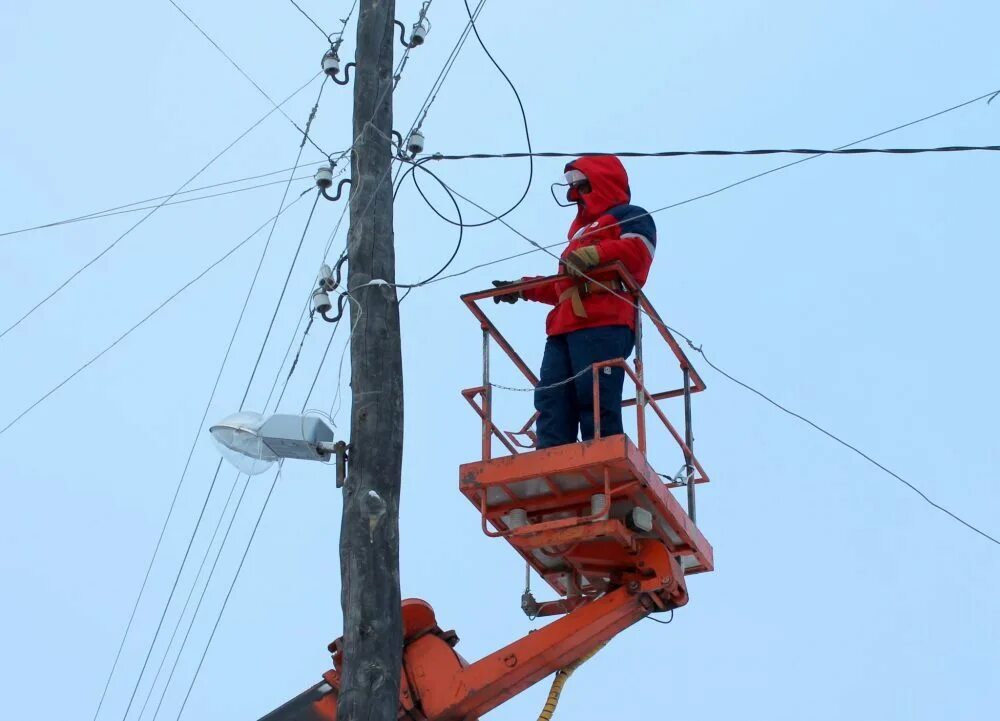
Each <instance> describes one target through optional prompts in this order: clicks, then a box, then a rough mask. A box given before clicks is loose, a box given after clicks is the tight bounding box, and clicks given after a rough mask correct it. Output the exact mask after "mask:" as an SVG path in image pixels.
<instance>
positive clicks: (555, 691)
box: [538, 643, 605, 721]
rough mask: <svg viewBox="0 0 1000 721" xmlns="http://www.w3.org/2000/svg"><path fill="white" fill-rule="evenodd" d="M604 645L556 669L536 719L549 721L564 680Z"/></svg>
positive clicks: (557, 703) (564, 683) (557, 701)
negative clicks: (547, 695) (546, 697)
mask: <svg viewBox="0 0 1000 721" xmlns="http://www.w3.org/2000/svg"><path fill="white" fill-rule="evenodd" d="M604 646H605V644H603V643H602V644H601V645H600V646H597V647H596V648H595V649H594V650H593V651H591V652H590V653H587V654H584V655H583V656H581V657H580V658H578V659H577V660H576V661H574V662H573V663H571V664H570V665H568V666H566V667H565V668H562V669H559V670H558V671H556V677H555V678H554V679H552V687H551V688H550V689H549V697H548V699H546V701H545V706H543V707H542V712H541V713H540V714H538V721H551V719H552V714H554V713H555V712H556V706H558V705H559V697H560V696H561V695H562V690H563V686H565V685H566V681H567V680H568V679H569V677H570V676H572V675H573V672H574V671H576V670H577V669H578V668H580V666H582V665H583V664H585V663H586V662H587V661H589V660H590V659H591V658H593V656H594V654H595V653H597V652H598V651H600V650H601V649H602V648H604Z"/></svg>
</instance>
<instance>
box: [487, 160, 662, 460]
mask: <svg viewBox="0 0 1000 721" xmlns="http://www.w3.org/2000/svg"><path fill="white" fill-rule="evenodd" d="M564 172H565V178H566V183H565V185H566V186H568V189H567V191H566V200H567V201H570V203H571V204H575V205H576V217H575V218H574V219H573V223H572V224H571V225H570V229H569V233H568V234H567V237H568V238H569V244H568V245H567V246H566V248H565V249H564V250H563V252H562V254H561V256H560V259H559V275H560V277H559V278H558V279H557V280H556V281H555V282H553V283H550V284H548V285H544V286H541V287H538V288H533V289H530V290H526V291H523V292H512V293H506V294H501V295H497V296H495V297H494V301H495V302H497V303H501V302H503V303H516V302H517V301H518V300H522V299H524V300H531V301H535V302H539V303H546V304H548V305H552V306H555V307H554V308H553V309H552V310H551V311H550V312H549V314H548V318H547V319H546V321H545V329H546V333H547V336H548V338H547V340H546V342H545V352H544V354H543V356H542V367H541V372H540V374H539V375H540V378H539V382H538V386H537V387H536V390H535V410H537V411H538V421H537V423H536V426H535V429H536V435H537V442H536V447H537V448H550V447H552V446H560V445H564V444H567V443H575V442H576V440H577V430H578V429H579V431H580V436H581V438H582V440H585V441H586V440H590V439H592V438H593V437H594V401H593V399H594V395H593V374H592V373H591V372H590V367H591V366H592V365H593V364H594V363H599V362H601V361H605V360H611V359H613V358H628V357H629V355H631V353H632V350H633V348H634V347H635V321H636V309H635V305H634V301H633V300H632V298H631V297H630V296H629V295H628V292H627V291H626V289H625V287H624V286H623V285H622V283H621V281H620V280H618V279H617V276H616V274H615V273H614V272H613V271H612V272H601V271H596V272H595V271H594V269H595V268H596V267H597V266H602V265H606V264H608V263H613V262H615V261H620V262H621V263H622V264H623V265H624V266H625V268H626V269H628V271H629V273H631V274H632V277H633V278H635V280H636V282H637V283H638V284H639V286H642V285H643V284H644V283H645V282H646V276H647V275H648V274H649V268H650V266H651V265H652V262H653V254H654V253H655V251H656V225H655V224H654V222H653V218H652V217H651V216H650V215H649V214H648V213H647V212H646V211H645V210H643V209H642V208H640V207H638V206H635V205H630V204H629V201H630V200H631V197H632V192H631V190H630V189H629V184H628V174H627V173H626V172H625V167H624V166H623V165H622V163H621V161H620V160H619V159H618V158H617V157H615V156H613V155H601V156H588V157H583V158H579V159H577V160H575V161H573V162H571V163H568V164H567V165H566V167H565V169H564ZM557 202H558V199H557ZM560 205H562V203H560ZM533 279H534V277H526V278H524V279H523V280H533ZM513 282H514V281H499V280H495V281H493V284H494V285H495V286H497V287H502V286H505V285H509V284H511V283H513ZM624 380H625V372H624V370H623V369H621V368H618V367H605V368H603V369H602V371H601V372H600V376H599V385H600V391H599V400H600V419H601V437H606V436H612V435H618V434H621V433H622V432H623V429H622V410H621V404H622V386H623V384H624Z"/></svg>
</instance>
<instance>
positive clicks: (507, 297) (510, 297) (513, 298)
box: [493, 280, 521, 304]
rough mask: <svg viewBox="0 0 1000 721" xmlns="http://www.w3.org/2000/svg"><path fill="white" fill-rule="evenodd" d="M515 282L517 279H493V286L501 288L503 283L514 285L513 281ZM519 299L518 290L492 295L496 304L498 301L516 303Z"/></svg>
mask: <svg viewBox="0 0 1000 721" xmlns="http://www.w3.org/2000/svg"><path fill="white" fill-rule="evenodd" d="M516 282H517V281H514V280H495V281H493V286H494V287H495V288H503V287H504V286H505V285H514V283H516ZM519 300H521V293H520V292H514V293H504V294H503V295H495V296H493V302H494V303H497V304H499V303H516V302H517V301H519Z"/></svg>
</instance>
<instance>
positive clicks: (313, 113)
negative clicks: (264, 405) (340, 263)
mask: <svg viewBox="0 0 1000 721" xmlns="http://www.w3.org/2000/svg"><path fill="white" fill-rule="evenodd" d="M324 87H325V82H324V84H323V85H322V86H321V87H320V92H319V95H318V96H317V98H316V103H315V104H314V105H313V109H312V111H311V112H310V115H309V120H308V122H307V123H306V133H307V134H308V129H309V126H310V125H311V123H312V121H313V119H314V118H315V116H316V112H317V110H318V108H319V103H320V100H321V99H322V96H323V88H324ZM304 148H305V142H302V143H300V144H299V148H298V153H297V154H296V158H295V165H294V166H293V168H292V173H291V177H294V175H295V169H296V168H297V167H298V164H299V162H300V160H301V158H302V151H303V149H304ZM291 177H290V178H289V181H288V183H287V184H286V186H285V190H284V193H283V194H282V197H281V202H280V203H279V209H280V208H283V207H285V200H286V199H287V197H288V190H289V188H290V186H291ZM304 195H305V193H303V194H302V195H300V196H299V198H301V197H303V196H304ZM319 197H320V194H319V192H317V193H316V196H315V199H314V200H313V204H312V208H311V209H310V211H309V216H308V218H307V219H306V224H305V227H304V228H303V231H302V238H301V240H300V241H299V245H298V248H297V249H296V251H295V255H294V257H293V259H292V263H291V267H290V268H289V271H288V276H286V279H285V286H284V287H283V288H282V292H281V297H279V299H278V304H277V307H276V308H275V315H274V316H272V319H271V326H269V327H268V332H267V335H266V336H265V338H264V341H263V343H262V344H261V350H260V353H259V354H258V356H257V364H258V365H259V363H260V358H261V356H262V355H263V352H264V348H265V347H266V346H267V341H268V339H269V337H270V333H271V328H272V327H273V325H274V318H275V317H276V316H277V312H278V309H279V308H280V306H281V301H282V299H283V298H284V294H285V289H286V288H287V286H288V279H289V278H290V276H291V273H292V270H293V269H294V267H295V263H296V261H297V260H298V256H299V251H300V250H301V248H302V243H303V241H304V240H305V237H306V234H307V233H308V231H309V227H310V225H311V223H312V218H313V215H314V213H315V212H316V205H317V203H318V201H319ZM297 200H298V199H296V201H293V203H292V204H294V203H295V202H297ZM292 204H290V205H292ZM279 214H280V213H279ZM276 225H277V221H276V220H275V223H274V224H272V226H271V230H270V232H269V234H268V241H267V242H268V244H270V241H271V238H272V236H273V234H274V230H275V227H276ZM261 261H263V256H262V259H261ZM257 271H258V273H259V271H260V265H258V268H257ZM255 280H256V275H255ZM251 292H252V288H251ZM249 299H250V293H249V292H248V294H247V299H246V302H249ZM245 307H246V305H244V309H245ZM237 329H238V328H237ZM233 337H234V339H235V331H234V336H233ZM256 371H257V365H255V366H254V370H253V372H252V373H251V375H250V378H249V380H248V381H247V387H246V390H245V392H244V394H243V400H242V401H241V403H240V409H241V410H242V408H243V404H244V403H245V402H246V398H247V394H249V392H250V388H251V386H252V384H253V379H254V375H255V374H256ZM219 373H220V377H221V373H222V369H220V372H219ZM210 404H211V399H210V401H209V405H210ZM206 415H207V408H206ZM203 425H204V418H203V419H202V426H203ZM200 431H201V428H199V434H200ZM196 440H197V439H196ZM192 451H193V446H192ZM220 468H221V460H220V465H219V466H217V467H216V470H215V475H214V477H213V479H212V487H210V489H209V496H211V491H212V488H214V486H215V483H216V480H217V478H218V474H219V470H220ZM244 492H245V488H244ZM242 499H243V496H242V494H241V496H240V500H239V501H238V502H237V505H236V509H235V510H234V512H233V517H234V518H235V514H236V513H237V512H238V511H239V505H240V503H241V502H242ZM205 502H206V504H207V502H208V498H207V497H206V499H205ZM224 513H225V509H223V515H224ZM220 523H221V519H220ZM200 525H201V519H200V518H199V521H198V524H196V526H195V529H194V531H193V532H192V535H191V540H190V542H189V546H188V548H189V549H190V544H191V543H193V542H194V539H195V537H196V535H197V532H198V529H199V527H200ZM230 525H231V522H230ZM228 534H229V531H228V529H227V531H226V536H225V537H224V538H223V542H222V543H223V545H224V544H225V541H226V538H228ZM210 547H211V544H210V546H209V549H210ZM209 549H206V557H207V554H208V552H209ZM221 553H222V546H220V548H219V554H220V555H221ZM186 560H187V554H185V556H184V560H182V561H181V566H180V568H179V569H178V572H177V580H179V579H180V575H181V573H182V572H183V570H184V565H185V562H186ZM217 561H218V557H217V558H216V562H217ZM214 570H215V564H213V566H212V570H211V571H209V575H208V578H207V580H206V586H205V588H206V589H207V587H208V584H209V583H211V580H212V574H213V573H214ZM199 573H200V570H199ZM194 584H195V585H196V584H197V576H196V577H195V581H194ZM176 587H177V581H176V580H175V583H174V587H173V588H172V589H171V592H170V595H169V597H168V598H167V601H166V604H165V605H164V608H163V613H162V615H161V617H160V626H158V627H157V631H156V634H154V636H153V640H152V642H151V643H150V647H149V651H148V653H147V655H146V660H145V662H144V663H143V667H142V670H140V672H139V677H138V678H137V679H136V684H135V688H134V689H133V698H134V696H135V693H136V691H137V690H138V687H139V684H140V683H141V681H142V676H143V674H144V672H145V669H146V666H147V664H148V662H149V658H150V655H151V654H152V651H153V648H154V646H155V644H156V639H157V636H158V635H159V631H160V627H161V626H162V624H163V620H164V619H165V618H166V614H167V612H168V610H169V608H170V604H171V602H172V601H173V596H174V593H175V591H176ZM192 593H193V587H192ZM188 600H190V594H189V597H188ZM200 606H201V602H200V601H199V603H198V607H197V608H200ZM186 607H187V602H186V603H185V610H186ZM197 608H196V610H195V615H197ZM183 614H184V611H182V612H181V617H180V618H178V622H177V623H178V626H177V627H175V630H174V633H173V634H172V637H173V636H175V635H176V630H177V628H178V627H179V624H180V623H181V620H182V619H183ZM191 623H192V625H193V623H194V617H192V620H191ZM189 632H190V629H189ZM171 642H172V641H171ZM186 642H187V634H185V638H184V640H183V641H182V642H181V647H180V649H179V650H178V659H179V658H180V655H181V654H182V653H183V651H184V646H185V644H186ZM169 649H170V644H169V643H168V645H167V649H166V650H165V652H164V654H165V655H164V661H165V660H166V654H169ZM162 665H163V664H162V663H161V664H160V668H162ZM159 673H160V671H159V670H158V671H157V674H156V675H157V677H158V676H159ZM172 675H173V670H171V677H172ZM155 683H156V677H154V680H153V685H154V686H155ZM169 684H170V678H168V680H167V684H166V686H165V687H164V690H163V694H164V695H165V694H166V691H167V687H168V686H169ZM151 693H152V687H151V688H150V694H151ZM147 702H148V698H147ZM160 703H162V697H161V700H160ZM129 706H130V707H131V701H130V702H129ZM144 706H145V704H144ZM158 712H159V705H158V706H157V713H158ZM127 715H128V709H126V711H125V716H123V719H122V721H124V719H125V717H127ZM140 716H141V713H140Z"/></svg>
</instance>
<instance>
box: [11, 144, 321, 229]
mask: <svg viewBox="0 0 1000 721" xmlns="http://www.w3.org/2000/svg"><path fill="white" fill-rule="evenodd" d="M327 162H329V161H324V162H323V164H326V163H327ZM318 164H319V163H318V162H315V161H314V162H312V163H306V164H304V165H303V166H300V167H306V166H310V165H318ZM289 170H292V168H282V169H281V170H272V171H271V172H269V173H260V174H258V175H248V176H247V177H245V178H236V179H234V180H223V181H221V182H218V183H212V184H210V185H202V186H200V187H198V188H189V189H187V190H182V191H181V192H179V193H173V194H168V195H158V196H156V197H153V198H145V199H143V200H135V201H133V202H131V203H124V204H122V205H116V206H114V207H112V208H105V209H104V210H95V211H93V212H91V213H84V214H83V215H76V216H73V217H71V218H63V219H62V220H54V221H51V222H49V223H40V224H38V225H32V226H28V227H24V228H16V229H14V230H7V231H3V232H0V238H3V237H5V236H8V235H17V234H19V233H27V232H30V231H33V230H44V229H46V228H54V227H57V226H60V225H68V224H71V223H78V222H81V221H84V220H100V219H101V218H106V217H110V216H113V215H120V213H119V212H118V211H124V212H134V211H138V210H148V208H142V207H140V208H135V207H134V206H137V205H139V206H141V205H144V204H146V203H152V202H155V201H157V200H163V199H164V198H174V197H177V196H178V195H189V194H191V193H199V192H201V191H203V190H211V189H213V188H221V187H224V186H227V185H237V184H239V183H245V182H247V181H250V180H259V179H261V178H268V177H270V176H272V175H278V174H280V173H287V172H288V171H289ZM311 177H312V176H311V175H303V176H300V177H298V178H294V180H305V179H307V178H311ZM284 182H286V181H285V180H284V179H282V180H276V181H274V182H273V183H264V184H262V185H252V186H249V187H245V188H237V189H235V190H231V191H229V193H239V192H242V191H244V190H255V189H256V188H264V187H268V186H270V185H277V184H279V183H284ZM227 194H228V193H218V194H213V195H203V196H199V197H197V198H193V199H192V200H205V199H208V198H215V197H219V196H220V195H227ZM180 202H188V201H187V200H183V201H176V202H175V203H170V202H168V203H166V205H168V206H169V205H176V204H177V203H180ZM129 208H132V209H133V210H127V209H129Z"/></svg>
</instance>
